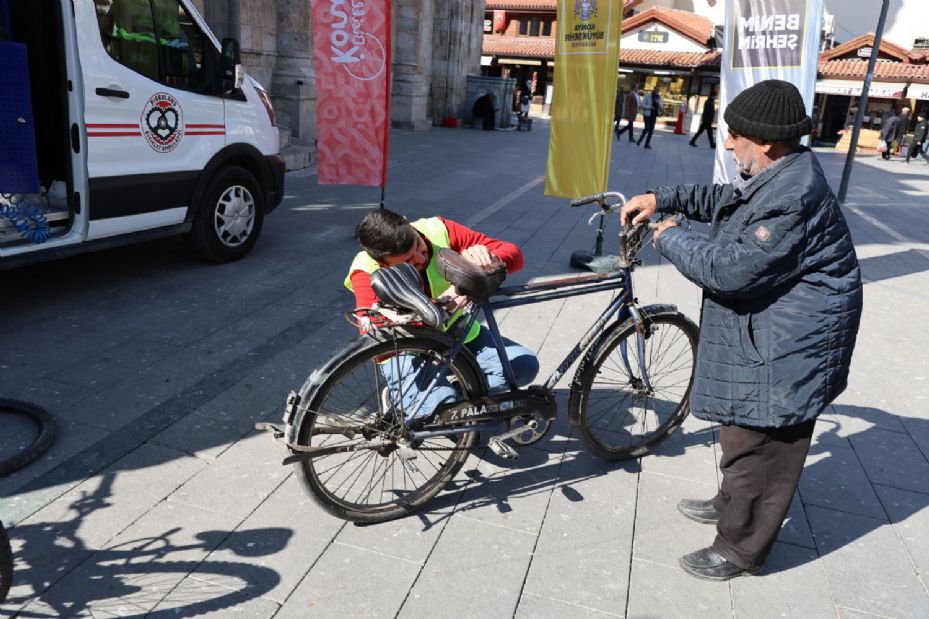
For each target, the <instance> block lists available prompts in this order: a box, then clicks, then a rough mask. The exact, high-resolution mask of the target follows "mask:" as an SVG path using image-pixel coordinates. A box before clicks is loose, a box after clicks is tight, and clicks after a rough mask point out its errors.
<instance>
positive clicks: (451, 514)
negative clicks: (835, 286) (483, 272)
mask: <svg viewBox="0 0 929 619" xmlns="http://www.w3.org/2000/svg"><path fill="white" fill-rule="evenodd" d="M547 129H548V125H547V123H546V122H545V121H539V120H537V121H536V123H535V127H534V130H533V131H532V132H522V133H517V132H503V131H500V132H496V133H485V132H481V131H472V130H465V129H457V130H450V129H438V128H436V129H432V130H430V131H426V132H417V133H407V132H396V133H395V134H394V135H393V136H392V140H391V169H390V184H389V187H388V190H387V198H388V205H389V206H390V207H392V208H394V209H396V210H399V211H402V212H404V213H406V214H408V215H410V216H411V218H412V217H418V216H423V215H431V214H435V213H441V214H443V215H446V216H448V217H450V218H453V219H456V220H458V221H461V222H465V223H468V224H469V225H472V226H474V227H477V228H478V229H481V230H483V231H486V232H487V233H489V234H492V235H496V236H499V237H501V238H504V239H508V240H511V241H515V242H517V243H519V244H520V245H521V247H522V248H523V250H524V252H525V255H526V268H525V270H524V271H523V272H521V273H519V274H518V275H517V276H515V277H514V278H513V280H514V281H516V282H525V281H528V280H530V279H532V278H536V277H547V276H553V275H557V274H562V273H565V272H569V271H570V269H569V268H568V266H567V265H568V257H569V255H570V253H571V252H572V251H574V250H576V249H585V248H587V247H589V246H590V245H592V243H593V236H594V233H593V229H592V228H590V227H588V226H587V218H588V216H589V215H590V212H589V211H585V210H583V209H571V208H569V207H568V205H567V201H565V200H561V199H553V198H547V197H544V196H543V183H542V181H543V178H542V175H543V174H544V169H545V157H546V149H547V138H548V131H547ZM653 146H654V148H653V149H652V150H640V149H637V148H636V147H635V146H634V145H630V144H628V143H627V142H622V143H619V144H618V145H617V146H616V147H615V148H614V151H613V164H612V171H611V181H610V187H611V189H616V190H621V191H624V192H626V193H627V195H631V194H634V193H638V192H641V191H643V190H645V189H647V188H649V187H652V186H656V185H660V184H666V183H678V182H706V181H707V180H708V179H709V177H710V170H711V166H712V152H711V151H709V150H708V149H706V148H705V147H703V146H701V147H700V148H690V147H688V146H687V141H686V137H683V136H674V135H672V134H670V133H666V132H659V133H656V135H655V138H654V141H653ZM820 159H821V161H822V162H823V165H824V167H825V168H826V169H827V172H828V174H829V177H830V179H831V181H832V182H833V186H834V187H837V185H838V179H839V175H840V171H841V165H842V158H841V157H840V156H839V155H836V154H835V153H832V152H829V151H823V152H821V153H820ZM927 191H929V168H927V167H925V166H923V165H922V164H915V163H911V164H910V165H909V166H905V165H904V164H903V163H899V162H890V163H887V162H883V161H881V160H880V159H878V158H874V157H861V158H859V159H858V161H857V163H856V166H855V172H854V176H853V178H852V191H851V193H850V195H849V200H848V204H847V206H846V209H845V212H846V216H847V217H848V220H849V222H850V224H851V227H852V230H853V233H854V237H855V240H856V243H857V247H858V251H859V256H860V258H861V261H862V267H863V271H864V274H865V276H866V277H867V284H866V293H865V315H864V322H863V325H862V328H861V333H860V336H859V343H858V348H857V350H856V354H855V358H854V363H853V368H852V375H851V380H850V386H849V388H848V390H847V391H846V393H845V394H843V395H842V396H841V398H840V399H839V400H838V401H837V402H836V403H835V405H834V406H831V407H830V408H829V410H828V411H827V413H826V414H824V415H823V416H822V417H821V421H820V422H819V423H818V424H817V432H816V438H815V442H814V444H813V447H812V450H811V453H810V456H809V459H808V461H807V466H806V471H805V473H804V476H803V479H802V482H801V485H800V490H799V495H798V497H797V498H796V499H795V501H794V503H793V506H792V507H791V511H790V514H789V518H788V520H787V521H786V522H785V525H784V527H783V529H782V531H781V534H780V537H779V539H778V542H777V543H776V545H775V547H774V550H773V552H772V555H771V557H770V559H769V561H768V563H767V564H766V566H765V568H764V570H763V571H762V572H760V573H759V574H758V575H757V576H755V577H750V578H740V579H737V580H734V581H730V582H728V583H706V582H702V581H698V580H695V579H693V578H691V577H689V576H688V575H686V574H685V573H684V572H683V571H682V570H681V569H680V568H679V567H678V557H679V556H680V555H681V554H684V553H686V552H689V551H691V550H694V549H697V548H700V547H703V546H705V545H707V544H708V543H709V542H710V541H711V540H712V538H713V529H712V528H711V527H707V526H704V525H699V524H696V523H693V522H691V521H689V520H686V519H684V518H683V517H682V516H680V515H679V514H678V512H677V511H676V509H675V505H676V503H677V501H678V500H679V499H680V498H682V497H709V496H712V495H713V494H714V493H715V491H716V488H717V484H718V475H717V468H716V465H717V461H718V458H719V451H718V448H717V444H716V429H715V428H714V427H713V426H711V425H709V424H706V423H703V422H700V421H698V420H696V419H693V418H689V419H688V420H687V421H686V422H685V424H684V426H683V431H679V432H677V433H676V434H675V435H674V436H672V438H671V439H670V440H668V441H667V442H666V443H665V444H664V445H662V446H661V448H660V449H659V450H658V452H657V453H655V454H653V455H650V456H648V457H646V458H643V459H641V460H640V461H631V462H626V463H620V464H614V463H605V462H603V461H600V460H597V459H596V458H594V457H593V456H592V455H590V454H589V453H588V452H587V451H585V450H584V448H583V446H582V444H581V442H580V441H579V439H578V438H577V437H576V436H575V435H574V434H573V433H572V431H571V428H570V426H569V425H568V424H567V423H566V422H565V421H563V420H561V421H559V422H558V424H557V425H556V427H555V429H554V431H553V432H552V434H551V435H550V436H549V438H548V439H546V440H545V441H543V442H542V443H540V444H538V445H537V446H535V447H531V448H527V449H524V450H523V451H522V452H521V454H522V457H521V459H520V460H519V461H518V462H516V463H512V464H511V463H507V462H505V461H502V460H500V459H498V458H497V457H495V456H493V455H492V454H490V453H489V452H487V451H486V450H484V449H479V450H477V451H476V452H475V453H474V454H473V455H472V456H471V457H470V458H469V460H468V461H467V463H466V464H465V466H464V468H463V469H462V472H461V473H460V474H459V476H458V478H457V479H456V480H454V482H452V483H451V484H450V485H449V487H448V488H447V489H446V491H445V492H444V493H443V494H442V495H440V496H439V497H438V498H437V499H436V500H435V501H434V503H432V504H431V505H430V506H429V508H428V509H426V510H424V511H423V512H421V513H419V514H417V515H415V516H411V517H408V518H405V519H402V520H399V521H394V522H390V523H386V524H380V525H375V526H366V527H359V526H355V525H351V524H346V523H344V522H342V521H339V520H336V519H334V518H332V517H330V516H328V515H326V514H325V513H323V512H322V511H321V510H320V509H319V508H318V507H317V506H316V505H315V504H314V503H313V502H312V501H311V500H310V499H309V498H308V496H307V495H306V493H305V492H304V490H303V489H302V487H301V486H300V483H299V480H298V479H297V478H296V477H295V476H294V474H293V473H292V470H291V469H290V468H285V467H283V466H281V465H280V459H281V455H282V453H283V452H281V451H279V450H278V449H276V448H275V447H273V446H272V445H271V443H270V441H269V440H268V439H267V438H266V437H265V436H264V435H260V434H258V433H257V432H255V431H254V430H253V429H252V428H253V425H254V423H255V421H259V420H265V419H276V418H277V417H278V415H279V410H280V408H281V406H282V404H283V400H284V396H285V395H286V393H287V392H288V391H289V390H290V389H293V388H296V387H298V386H299V385H300V384H301V383H302V381H303V379H304V378H305V377H306V376H307V375H308V374H309V372H310V371H311V370H312V369H313V368H314V367H316V366H317V365H318V364H320V363H321V362H322V361H323V360H324V359H326V358H327V356H329V355H330V354H331V353H332V351H333V350H334V349H335V348H337V347H338V346H339V345H341V344H342V343H345V342H348V341H349V340H350V339H351V338H352V337H353V331H352V328H351V327H349V326H348V325H347V324H345V322H344V321H343V319H342V317H341V313H342V312H344V311H345V310H347V309H349V307H350V296H349V295H348V294H347V293H346V292H345V291H344V290H342V289H341V287H340V280H341V279H342V277H343V276H344V271H345V269H346V267H347V265H348V263H349V260H350V257H351V255H352V254H353V253H354V251H355V245H354V243H353V241H352V238H351V234H352V230H353V227H354V225H355V223H356V222H357V221H358V220H359V219H360V218H361V216H362V215H363V214H364V213H365V212H366V211H368V210H369V209H371V208H373V207H374V206H375V201H376V200H377V197H378V190H377V189H364V188H353V187H327V186H317V185H316V183H315V177H314V176H313V172H312V170H308V171H303V172H298V173H292V174H290V175H289V176H288V190H287V197H286V198H285V201H284V203H283V204H282V205H281V206H280V207H279V208H278V210H277V211H276V212H275V213H274V214H273V215H272V216H271V217H269V218H268V219H267V221H266V226H265V230H264V233H263V237H262V239H261V241H260V243H259V244H258V246H257V248H256V250H255V252H254V253H253V254H252V255H251V256H250V257H249V258H248V259H246V260H244V261H242V262H239V263H237V264H232V265H224V266H212V265H203V264H199V263H196V262H193V261H192V260H191V259H190V258H189V256H188V255H187V254H186V253H185V251H184V246H183V244H182V243H181V242H180V241H179V240H166V241H159V242H156V243H150V244H147V245H144V246H138V247H130V248H122V249H117V250H112V251H108V252H105V253H100V254H95V255H89V256H82V257H78V258H74V259H70V260H65V261H59V262H54V263H48V264H44V265H38V266H35V267H30V268H27V269H21V270H19V271H15V272H12V273H3V274H2V275H0V281H2V282H3V290H4V293H3V298H2V301H0V303H2V316H3V325H4V329H3V330H2V332H0V350H2V351H3V356H2V358H0V378H2V382H0V385H2V388H0V393H2V395H3V396H4V397H12V398H20V399H25V400H31V401H35V402H37V403H40V404H41V405H43V406H45V407H46V408H48V409H49V410H50V411H51V412H52V413H53V414H54V416H55V417H56V419H57V421H58V427H59V438H58V441H57V442H56V444H55V445H54V447H53V448H52V449H51V451H49V452H48V454H47V455H46V456H45V457H44V458H42V459H41V460H40V461H39V462H36V463H34V464H33V465H31V466H29V467H28V468H26V469H25V470H23V471H20V472H19V473H17V474H15V475H13V476H10V477H7V478H3V479H0V496H2V497H3V498H2V501H0V519H2V520H3V522H4V523H5V524H6V525H7V526H8V527H10V535H11V537H12V541H13V546H14V549H15V558H16V582H15V583H14V584H15V586H14V587H13V590H12V591H11V594H10V597H9V599H8V600H7V602H6V603H5V604H4V605H3V606H2V610H0V615H2V616H19V617H59V616H60V617H90V616H93V617H105V616H153V617H169V616H170V617H182V616H193V615H199V614H210V613H211V614H213V615H215V616H219V617H226V616H244V617H280V618H285V617H304V616H313V617H328V616H333V617H396V616H399V617H430V618H432V617H488V618H489V617H527V618H528V617H564V616H570V617H610V616H617V617H624V616H628V617H731V616H735V617H783V616H787V617H836V616H839V617H843V618H844V617H849V618H851V617H854V618H858V617H927V616H929V594H927V584H929V576H927V574H929V535H927V534H926V532H927V531H929V460H927V456H929V411H927V405H929V387H927V377H929V367H927V365H929V362H927V356H926V354H925V351H926V350H927V349H929V332H927V330H926V329H925V328H923V325H922V322H923V321H924V320H925V317H926V311H925V310H924V309H923V306H922V305H921V304H922V303H926V302H927V300H929V299H927V296H929V295H927V292H926V290H927V289H929V276H927V270H929V205H927V203H926V199H925V197H924V196H925V195H926V194H927ZM617 225H618V224H617V222H616V221H615V220H614V221H613V222H612V223H611V227H610V234H609V237H608V243H612V242H614V239H615V236H614V235H615V232H616V230H617ZM644 257H645V261H646V265H645V266H644V267H642V268H640V269H639V270H638V271H636V280H637V294H638V296H639V298H640V300H641V301H642V302H643V303H652V302H670V303H676V304H677V305H679V306H680V308H681V310H682V311H683V312H685V313H686V314H688V315H689V316H691V317H693V318H696V317H697V313H698V308H699V292H698V291H697V289H696V288H695V287H693V286H692V285H690V284H689V283H687V282H686V281H685V280H683V278H681V277H680V276H679V275H677V273H676V272H675V271H674V269H673V268H672V267H670V266H669V265H668V264H667V263H666V262H664V263H660V262H659V261H658V260H657V257H656V256H655V254H654V253H651V251H650V250H649V251H647V252H646V253H645V254H644ZM598 302H604V299H602V298H598V299H595V300H594V299H591V298H590V297H585V298H574V299H567V300H558V301H549V302H545V303H541V304H536V305H531V306H526V307H522V308H514V309H512V310H509V311H506V312H503V313H502V314H501V315H500V318H501V324H502V329H503V331H504V332H505V333H506V334H507V335H508V336H510V337H512V338H514V339H516V340H518V341H520V342H522V343H525V344H526V345H528V346H529V347H530V348H533V349H535V350H542V351H543V352H542V354H541V361H542V372H543V375H544V374H546V373H547V372H551V371H552V370H553V369H554V368H555V366H557V364H558V363H559V362H560V360H561V358H562V356H563V355H564V354H565V353H566V351H567V350H568V349H569V348H570V347H571V345H572V344H573V343H574V341H575V340H576V338H577V337H578V335H579V334H580V333H581V331H582V330H583V329H584V325H585V322H586V319H587V318H588V317H589V318H590V319H591V320H592V319H593V316H592V315H591V314H592V310H591V308H592V307H594V306H596V305H597V303H598ZM570 375H571V372H569V373H568V377H570ZM567 388H568V379H565V380H563V381H562V382H561V384H560V385H559V386H558V398H559V403H560V405H561V406H560V408H561V410H562V411H564V409H565V400H566V398H565V396H566V394H567ZM3 423H4V431H3V433H2V434H0V448H2V449H7V450H9V449H12V448H13V447H14V446H15V445H16V444H17V443H18V442H19V441H22V440H23V437H24V435H25V433H26V432H25V428H22V427H19V426H18V425H17V424H16V423H15V422H13V421H7V420H4V421H3Z"/></svg>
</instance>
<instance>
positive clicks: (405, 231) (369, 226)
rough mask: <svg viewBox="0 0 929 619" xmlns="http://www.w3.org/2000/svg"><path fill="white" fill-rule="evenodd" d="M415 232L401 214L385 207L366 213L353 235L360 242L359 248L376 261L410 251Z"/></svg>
mask: <svg viewBox="0 0 929 619" xmlns="http://www.w3.org/2000/svg"><path fill="white" fill-rule="evenodd" d="M416 234H417V232H416V230H415V229H414V228H413V226H411V225H410V223H409V222H408V221H407V220H406V219H404V217H403V215H399V214H398V213H394V212H393V211H389V210H387V209H386V208H381V209H378V210H376V211H374V212H372V213H368V214H367V215H366V216H365V218H364V219H362V220H361V223H360V224H358V227H357V228H355V237H357V239H358V242H359V243H361V248H362V249H363V250H365V251H366V252H367V253H368V255H369V256H371V257H372V258H374V259H375V260H377V261H378V262H380V261H382V260H384V258H386V257H387V256H396V255H398V254H405V253H406V252H408V251H410V248H411V247H413V243H414V242H415V241H416Z"/></svg>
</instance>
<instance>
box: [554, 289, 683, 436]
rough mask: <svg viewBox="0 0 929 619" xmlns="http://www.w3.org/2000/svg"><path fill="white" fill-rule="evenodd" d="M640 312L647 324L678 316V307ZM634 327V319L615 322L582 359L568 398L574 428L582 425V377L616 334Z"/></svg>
mask: <svg viewBox="0 0 929 619" xmlns="http://www.w3.org/2000/svg"><path fill="white" fill-rule="evenodd" d="M639 311H640V312H641V314H642V317H643V318H644V319H645V322H646V324H647V323H648V322H649V321H650V320H651V319H652V318H655V317H657V316H662V315H667V314H677V313H678V310H677V306H676V305H672V304H670V303H655V304H653V305H645V306H643V307H640V308H639ZM632 326H633V322H632V318H627V319H626V320H624V321H623V322H614V323H613V324H611V325H610V326H609V327H607V328H606V329H604V330H603V332H602V333H601V334H600V335H599V337H597V339H596V340H595V341H594V343H593V344H591V345H590V347H588V348H587V352H585V353H584V357H583V358H582V359H581V363H580V364H579V365H578V366H577V371H576V372H575V373H574V378H573V379H571V392H570V394H569V396H568V423H570V424H571V425H572V426H577V425H578V424H579V423H580V414H581V413H580V399H581V388H580V386H581V377H582V376H583V375H584V373H585V372H586V371H587V368H588V367H589V366H590V364H591V363H593V360H594V359H596V358H597V355H599V354H600V351H601V350H603V347H604V346H606V343H607V342H608V341H609V339H610V338H611V337H612V336H613V334H614V333H616V332H619V331H622V330H624V329H627V328H631V327H632Z"/></svg>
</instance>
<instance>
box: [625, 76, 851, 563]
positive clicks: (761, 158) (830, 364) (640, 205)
mask: <svg viewBox="0 0 929 619" xmlns="http://www.w3.org/2000/svg"><path fill="white" fill-rule="evenodd" d="M725 119H726V122H727V124H728V125H729V136H728V138H727V139H726V145H725V147H726V150H728V151H730V152H731V153H732V157H733V159H735V163H736V166H737V167H738V170H739V172H740V174H741V178H739V179H736V180H735V181H734V182H733V183H731V184H727V185H709V186H706V185H703V186H699V185H697V186H694V185H691V186H678V187H662V188H659V189H655V190H654V192H652V193H649V194H645V195H640V196H635V197H634V198H632V199H631V200H630V201H629V203H628V204H627V205H626V206H625V207H623V210H622V220H623V223H624V224H625V222H626V221H627V220H628V219H630V218H631V217H632V216H633V215H634V216H635V218H634V221H641V220H643V219H645V218H647V217H649V216H650V215H652V214H654V213H655V212H656V211H658V212H661V213H683V214H684V215H685V216H687V217H688V218H689V219H694V220H697V221H702V222H708V223H710V231H709V236H708V238H703V237H702V236H700V235H698V234H691V233H688V232H685V231H684V230H683V229H681V228H680V227H678V226H677V225H676V223H675V221H674V220H668V221H665V222H663V223H662V224H661V226H660V227H659V228H658V230H656V232H655V237H654V243H655V247H656V248H657V249H658V251H660V252H661V253H662V254H663V255H665V256H666V257H667V258H668V259H669V260H670V261H671V262H672V263H674V265H675V266H676V267H677V268H678V270H679V271H680V272H681V273H682V274H683V275H684V276H685V277H686V278H687V279H689V280H690V281H692V282H694V283H695V284H697V285H698V286H700V287H701V288H703V311H702V316H701V325H700V341H699V346H698V347H697V365H696V376H695V378H694V384H693V390H692V392H691V410H692V411H693V413H694V415H695V416H696V417H698V418H700V419H704V420H708V421H714V422H718V423H720V424H721V428H720V431H719V443H720V446H721V448H722V459H721V461H720V470H721V472H722V483H721V485H720V488H719V492H718V493H717V495H716V496H715V497H714V498H712V499H710V500H691V499H685V500H682V501H681V502H680V504H679V505H678V509H679V510H680V511H681V512H682V513H683V514H684V515H685V516H687V517H688V518H690V519H692V520H696V521H698V522H702V523H707V524H716V531H717V534H716V540H715V542H714V543H713V545H712V546H710V547H708V548H703V549H701V550H698V551H696V552H693V553H690V554H687V555H685V556H683V557H681V566H682V567H683V568H684V569H685V570H686V571H687V572H688V573H690V574H692V575H694V576H696V577H698V578H704V579H709V580H727V579H729V578H732V577H734V576H740V575H743V574H751V573H754V572H756V571H757V570H758V569H759V568H760V567H761V565H762V564H763V563H764V561H765V558H766V557H767V555H768V553H769V552H770V550H771V547H772V545H773V544H774V541H775V539H776V538H777V534H778V531H779V529H780V526H781V523H782V522H783V520H784V517H785V515H786V514H787V510H788V508H789V507H790V501H791V498H792V497H793V494H794V491H795V489H796V487H797V483H798V482H799V480H800V474H801V472H802V470H803V463H804V460H805V459H806V455H807V450H808V449H809V445H810V439H811V437H812V434H813V425H814V424H815V421H816V417H817V416H818V415H819V414H820V413H821V412H822V411H823V409H824V408H825V407H826V406H827V405H828V404H829V403H830V402H832V401H833V400H834V399H835V397H836V396H838V395H839V394H840V393H841V392H842V391H843V390H844V389H845V386H846V381H847V378H848V369H849V365H850V362H851V356H852V350H853V348H854V345H855V338H856V335H857V332H858V324H859V321H860V318H861V305H862V291H861V274H860V271H859V268H858V259H857V258H856V256H855V249H854V247H853V245H852V240H851V237H850V235H849V230H848V226H847V224H846V222H845V218H844V217H843V216H842V211H841V210H840V209H839V205H838V203H837V201H836V198H835V196H834V195H833V193H832V191H831V190H830V188H829V185H828V184H827V182H826V179H825V177H824V175H823V171H822V168H820V166H819V163H818V162H817V160H816V157H814V156H813V153H812V152H811V151H810V150H809V149H807V148H804V147H801V146H800V138H801V136H803V135H806V134H808V133H809V132H810V130H811V129H812V127H813V123H812V121H811V120H810V117H809V116H807V115H806V111H805V108H804V103H803V98H802V97H801V96H800V93H799V91H797V89H796V87H794V86H793V85H792V84H789V83H787V82H782V81H779V80H767V81H764V82H761V83H759V84H756V85H755V86H752V87H751V88H748V89H747V90H745V91H743V92H741V93H740V94H739V95H738V96H737V97H736V98H735V99H734V100H733V101H732V103H731V104H730V105H729V106H728V107H727V108H726V111H725Z"/></svg>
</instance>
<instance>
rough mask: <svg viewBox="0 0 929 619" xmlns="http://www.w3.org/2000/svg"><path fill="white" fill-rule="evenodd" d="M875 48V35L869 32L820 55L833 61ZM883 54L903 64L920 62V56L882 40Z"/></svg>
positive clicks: (820, 57) (823, 58) (821, 57)
mask: <svg viewBox="0 0 929 619" xmlns="http://www.w3.org/2000/svg"><path fill="white" fill-rule="evenodd" d="M869 46H871V47H873V46H874V33H873V32H868V33H867V34H863V35H861V36H860V37H855V38H854V39H852V40H851V41H848V42H846V43H843V44H842V45H837V46H836V47H833V48H832V49H829V50H826V51H824V52H823V53H821V54H820V55H819V59H820V60H833V59H835V58H838V57H840V56H844V55H846V54H848V53H850V52H853V51H855V50H857V49H860V48H862V47H869ZM880 51H881V52H883V53H884V54H887V55H888V56H893V57H894V58H896V59H897V60H900V61H901V62H912V61H914V60H918V56H915V55H913V54H911V53H910V52H909V50H907V49H905V48H903V47H900V46H899V45H897V44H895V43H891V42H890V41H888V40H887V39H881V50H880Z"/></svg>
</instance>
